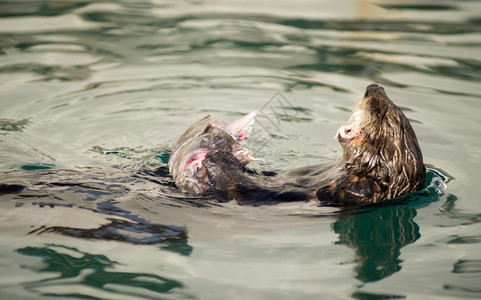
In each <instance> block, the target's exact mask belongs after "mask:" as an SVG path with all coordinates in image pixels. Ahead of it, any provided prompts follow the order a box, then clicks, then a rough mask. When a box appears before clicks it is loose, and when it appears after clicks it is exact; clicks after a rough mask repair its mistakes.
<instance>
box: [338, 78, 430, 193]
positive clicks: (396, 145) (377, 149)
mask: <svg viewBox="0 0 481 300" xmlns="http://www.w3.org/2000/svg"><path fill="white" fill-rule="evenodd" d="M337 138H338V140H339V142H340V144H341V145H342V147H343V150H344V153H343V162H342V164H343V166H342V167H343V170H345V172H343V175H342V176H341V178H339V179H338V180H337V181H335V182H333V183H332V185H331V192H332V193H333V194H334V196H335V197H336V198H338V200H339V201H344V202H378V201H382V200H387V199H391V198H395V197H399V196H401V195H404V194H408V193H411V192H414V191H416V190H419V189H420V188H422V187H423V185H424V179H425V172H426V170H425V167H424V164H423V157H422V153H421V149H420V147H419V144H418V141H417V138H416V134H415V133H414V130H413V128H412V126H411V124H410V123H409V121H408V119H407V118H406V116H405V115H404V113H403V112H402V111H401V110H400V109H399V108H398V107H397V106H396V105H395V104H394V103H393V102H392V101H391V100H390V99H389V97H388V96H387V95H386V92H385V91H384V88H383V87H381V86H380V85H377V84H371V85H369V86H368V87H367V88H366V92H365V93H364V96H363V98H362V99H360V100H359V102H358V103H357V105H356V106H355V108H354V110H353V113H352V116H351V118H350V119H349V121H348V123H347V124H346V125H344V126H341V127H340V128H339V130H338V131H337Z"/></svg>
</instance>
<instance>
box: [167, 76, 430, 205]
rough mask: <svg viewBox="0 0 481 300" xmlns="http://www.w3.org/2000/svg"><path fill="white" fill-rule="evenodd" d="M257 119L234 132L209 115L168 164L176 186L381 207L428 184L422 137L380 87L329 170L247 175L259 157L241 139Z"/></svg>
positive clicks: (243, 199)
mask: <svg viewBox="0 0 481 300" xmlns="http://www.w3.org/2000/svg"><path fill="white" fill-rule="evenodd" d="M253 118H254V113H251V114H249V115H248V116H246V117H244V118H243V119H241V120H238V121H236V122H234V123H233V124H234V125H233V126H229V125H228V124H226V123H224V122H222V121H220V120H218V119H216V118H215V117H213V116H212V115H209V116H207V117H206V118H204V119H202V120H201V121H199V122H197V123H195V124H194V125H192V126H191V127H190V128H189V129H188V130H187V131H186V133H184V135H183V136H182V137H181V138H180V139H179V141H178V142H177V144H176V146H175V148H174V150H173V152H172V156H171V158H170V161H169V168H170V172H171V174H172V176H173V178H174V180H175V182H176V184H177V185H178V186H179V187H180V188H182V189H184V190H185V191H187V192H189V193H192V194H195V195H207V194H220V195H222V196H223V197H224V199H225V200H232V199H235V200H237V201H239V202H240V203H247V204H249V203H252V204H260V203H263V204H270V203H272V204H274V203H280V202H286V201H307V200H318V201H320V203H321V204H323V205H331V204H332V205H349V204H363V203H376V202H380V201H384V200H388V199H393V198H397V197H400V196H402V195H406V194H409V193H412V192H415V191H417V190H419V189H421V188H423V186H424V180H425V175H426V168H425V166H424V164H423V157H422V153H421V148H420V147H419V144H418V141H417V138H416V134H415V133H414V130H413V128H412V126H411V124H410V123H409V121H408V119H407V118H406V116H405V115H404V113H403V112H402V111H401V110H400V109H399V108H398V107H397V106H396V105H395V104H394V103H393V102H392V101H391V100H390V99H389V97H388V96H387V94H386V92H385V91H384V88H383V87H382V86H380V85H378V84H371V85H369V86H368V87H367V88H366V92H365V93H364V96H363V97H362V98H361V99H360V100H359V101H358V103H357V104H356V105H355V107H354V110H353V112H352V115H351V118H350V119H349V121H348V122H347V124H346V125H343V126H341V127H340V128H339V130H338V131H337V133H336V138H337V139H338V141H339V143H340V144H341V146H342V148H343V155H342V157H341V158H339V159H338V160H336V161H334V162H332V163H329V164H324V165H315V166H307V167H302V168H298V169H293V170H286V171H278V172H266V171H255V170H250V169H247V168H246V167H245V165H247V164H248V163H249V162H250V161H251V160H252V156H251V153H250V152H249V150H247V149H246V148H245V147H244V146H243V145H242V144H241V140H242V139H243V138H245V137H246V136H247V135H248V133H249V132H250V128H251V127H252V123H253ZM244 127H245V128H246V130H243V128H244ZM233 128H235V129H233Z"/></svg>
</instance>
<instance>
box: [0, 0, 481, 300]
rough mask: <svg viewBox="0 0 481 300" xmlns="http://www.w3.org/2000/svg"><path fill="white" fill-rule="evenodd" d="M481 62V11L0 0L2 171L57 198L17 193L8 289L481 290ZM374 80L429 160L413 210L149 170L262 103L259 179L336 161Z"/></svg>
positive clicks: (444, 295) (285, 293) (117, 295)
mask: <svg viewBox="0 0 481 300" xmlns="http://www.w3.org/2000/svg"><path fill="white" fill-rule="evenodd" d="M480 58H481V1H428V0H424V1H400V0H399V1H387V0H379V1H361V0H359V1H349V0H343V1H312V0H311V1H307V0H306V1H301V2H293V1H280V2H279V1H278V2H259V1H248V0H247V1H235V0H232V1H156V0H151V1H127V0H125V1H13V0H11V1H8V0H3V1H0V108H1V109H0V171H1V172H0V173H1V176H0V177H1V178H2V180H11V181H12V182H22V181H25V180H31V181H34V182H37V183H38V185H37V187H38V188H39V189H40V188H43V189H45V190H49V191H52V193H53V195H55V197H53V196H52V195H49V194H45V193H44V194H42V193H35V192H33V191H32V192H31V194H28V193H26V194H22V197H20V196H19V195H17V194H5V195H0V211H1V213H0V228H1V230H0V266H1V271H2V272H0V298H1V299H394V298H408V299H463V298H469V299H477V298H481V246H480V243H481V234H480V232H481V226H480V224H481V222H480V221H481V208H480V205H479V195H480V194H481V189H480V188H479V186H480V184H479V178H481V140H480V136H481V130H480V126H479V125H480V123H481V117H480V116H481V88H480V82H481V59H480ZM372 82H377V83H380V84H382V85H383V86H384V87H385V90H386V92H387V93H388V95H389V96H390V97H391V99H393V100H394V101H395V103H397V104H398V105H399V106H400V107H401V108H402V109H403V110H404V112H405V113H406V115H407V116H408V118H409V119H410V120H411V123H412V125H413V127H414V129H415V131H416V134H417V136H418V139H419V143H420V146H421V148H422V150H423V155H424V159H425V162H426V164H427V165H428V167H429V169H430V172H429V174H428V176H429V178H428V179H429V180H428V183H429V186H428V187H426V188H425V189H424V190H423V191H422V192H421V193H419V194H418V195H415V196H413V197H411V198H409V199H408V200H406V201H401V202H399V203H396V204H395V205H389V206H381V207H374V208H367V209H363V210H356V211H350V212H346V213H339V212H338V211H337V210H335V209H330V208H320V207H317V206H316V205H314V204H311V203H303V204H286V205H276V206H261V207H251V206H240V205H238V204H236V203H225V204H219V205H204V203H203V202H202V200H195V201H194V202H195V203H193V202H192V201H191V200H189V199H187V200H186V199H181V198H176V197H171V198H169V197H165V193H164V191H159V186H160V185H159V184H157V183H156V182H155V176H156V175H158V174H155V173H151V172H150V171H148V170H150V169H149V168H151V166H158V165H162V163H165V162H166V161H167V159H168V154H169V151H168V149H169V148H170V147H171V146H172V145H173V144H174V142H175V140H176V139H177V138H178V137H179V135H180V134H181V133H182V132H183V130H185V129H186V128H187V126H188V125H189V124H190V123H192V122H194V121H195V120H197V119H199V118H201V117H203V116H204V115H206V114H207V113H210V112H214V113H215V114H216V115H218V116H219V117H221V118H223V119H226V120H233V119H236V118H238V117H239V116H240V115H242V114H245V113H248V112H250V111H253V110H259V111H260V112H262V113H261V114H260V116H259V118H258V123H257V126H256V128H255V130H254V133H253V137H252V139H251V140H250V141H249V147H250V148H251V149H252V150H253V151H254V154H255V155H256V156H257V157H258V158H260V160H259V161H257V162H256V163H255V164H254V165H253V166H254V167H256V168H263V169H284V168H293V167H299V166H303V165H308V164H317V163H324V162H329V161H331V160H333V159H335V158H337V157H338V156H339V155H340V154H341V148H340V146H339V145H338V143H337V141H335V140H333V139H332V136H333V135H334V134H335V132H336V130H337V128H339V126H340V125H342V124H344V123H345V122H346V120H347V119H348V118H349V112H350V109H351V108H352V106H353V104H354V100H355V99H356V98H358V97H360V96H361V95H362V94H363V92H364V89H365V87H366V86H367V85H368V84H370V83H372ZM280 107H281V108H282V109H284V108H286V107H287V110H279V108H280ZM113 166H115V167H116V168H118V169H119V168H120V169H122V170H125V171H126V172H127V173H128V174H133V175H135V176H137V177H135V176H132V177H131V178H130V177H129V178H123V177H117V175H115V174H116V173H112V174H111V173H108V172H107V173H108V174H109V176H107V177H103V176H101V174H100V175H99V174H98V173H95V172H97V171H96V170H99V171H98V172H100V173H101V172H103V171H102V170H104V169H106V168H111V167H113ZM60 169H62V170H75V171H81V172H87V173H86V174H87V175H85V176H84V177H79V176H77V175H72V173H71V172H70V171H59V172H57V173H55V171H54V172H53V173H49V170H60ZM17 170H20V171H18V172H17ZM145 170H147V171H145ZM28 171H30V172H31V173H28ZM22 172H24V173H22ZM33 172H44V173H40V174H44V175H43V176H42V177H40V179H39V177H35V176H36V175H32V174H39V173H33ZM52 174H53V175H52ZM139 174H140V175H139ZM164 175H165V174H164ZM32 176H33V177H32ZM144 179H147V180H144ZM73 182H75V183H76V184H78V186H77V187H72V186H70V187H69V185H68V184H71V183H73Z"/></svg>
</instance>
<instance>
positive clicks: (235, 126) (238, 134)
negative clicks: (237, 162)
mask: <svg viewBox="0 0 481 300" xmlns="http://www.w3.org/2000/svg"><path fill="white" fill-rule="evenodd" d="M256 115H257V112H256V111H253V112H251V113H250V114H248V115H246V116H244V117H242V118H241V119H239V120H235V121H234V122H232V123H230V124H229V125H227V127H226V131H227V132H228V133H229V134H230V135H232V136H233V137H234V138H235V139H236V140H246V139H247V137H248V136H249V134H250V133H251V131H252V128H254V121H255V117H256Z"/></svg>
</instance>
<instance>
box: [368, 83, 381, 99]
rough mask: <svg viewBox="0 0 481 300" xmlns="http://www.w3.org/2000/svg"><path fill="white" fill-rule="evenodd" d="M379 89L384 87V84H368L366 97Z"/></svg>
mask: <svg viewBox="0 0 481 300" xmlns="http://www.w3.org/2000/svg"><path fill="white" fill-rule="evenodd" d="M379 89H382V86H380V85H379V84H377V83H373V84H370V85H368V86H367V88H366V92H365V93H364V98H367V97H369V96H371V95H372V94H373V93H374V92H376V91H378V90H379Z"/></svg>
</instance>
